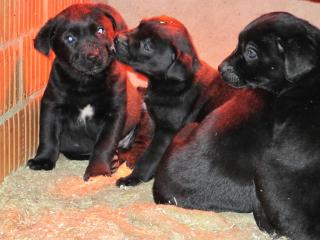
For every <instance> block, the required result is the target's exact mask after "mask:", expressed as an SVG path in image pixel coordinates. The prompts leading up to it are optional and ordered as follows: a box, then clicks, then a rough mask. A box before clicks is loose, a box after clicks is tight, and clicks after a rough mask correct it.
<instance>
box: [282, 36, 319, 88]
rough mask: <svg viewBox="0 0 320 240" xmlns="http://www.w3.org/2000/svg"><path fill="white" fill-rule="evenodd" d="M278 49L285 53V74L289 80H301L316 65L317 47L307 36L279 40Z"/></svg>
mask: <svg viewBox="0 0 320 240" xmlns="http://www.w3.org/2000/svg"><path fill="white" fill-rule="evenodd" d="M278 49H279V51H280V52H282V53H283V54H284V58H285V62H284V63H285V74H286V79H287V80H288V81H289V82H295V81H297V80H299V79H300V78H301V77H303V76H305V74H308V73H309V72H310V71H311V70H313V69H314V68H315V67H316V64H317V61H318V57H317V49H316V47H315V46H314V44H313V42H312V41H310V40H309V39H307V38H306V37H303V38H302V37H298V38H291V39H288V40H286V41H284V42H278Z"/></svg>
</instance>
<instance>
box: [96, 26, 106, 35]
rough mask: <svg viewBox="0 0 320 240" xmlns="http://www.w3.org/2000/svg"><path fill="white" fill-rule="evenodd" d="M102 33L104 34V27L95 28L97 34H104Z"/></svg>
mask: <svg viewBox="0 0 320 240" xmlns="http://www.w3.org/2000/svg"><path fill="white" fill-rule="evenodd" d="M104 32H105V30H104V27H102V26H99V27H98V28H97V34H104Z"/></svg>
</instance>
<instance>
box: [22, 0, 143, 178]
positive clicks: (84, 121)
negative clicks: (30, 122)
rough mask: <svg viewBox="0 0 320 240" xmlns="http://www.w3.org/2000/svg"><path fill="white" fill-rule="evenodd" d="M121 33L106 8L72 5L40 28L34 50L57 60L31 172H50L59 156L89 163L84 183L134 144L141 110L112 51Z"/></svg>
mask: <svg viewBox="0 0 320 240" xmlns="http://www.w3.org/2000/svg"><path fill="white" fill-rule="evenodd" d="M125 29H126V24H125V22H124V20H123V19H122V17H121V16H120V15H119V13H117V12H116V11H115V10H114V9H113V8H111V7H110V6H107V5H104V4H75V5H72V6H70V7H68V8H67V9H65V10H63V11H62V12H61V13H59V14H58V15H57V16H55V17H54V18H52V19H50V20H49V21H48V22H47V23H46V24H45V25H44V26H43V27H42V28H41V30H40V31H39V33H38V35H37V37H36V39H35V42H34V45H35V48H36V49H37V50H38V51H40V52H41V53H43V54H45V55H48V54H49V51H50V49H51V48H52V50H53V51H54V53H55V55H56V58H55V60H54V62H53V65H52V69H51V74H50V78H49V82H48V85H47V87H46V89H45V92H44V96H43V98H42V100H41V113H40V144H39V147H38V151H37V154H36V156H35V158H34V159H31V160H29V161H28V163H27V165H28V166H29V167H30V168H31V169H34V170H41V169H44V170H51V169H53V168H54V167H55V164H56V161H57V159H58V156H59V153H60V152H61V153H63V154H64V155H65V156H67V157H68V158H70V159H90V160H89V166H88V167H87V170H86V173H85V175H84V179H85V180H88V178H89V177H90V176H95V175H100V174H101V175H110V174H111V173H112V172H113V171H114V170H115V168H116V167H117V165H118V163H117V161H113V156H114V154H115V153H116V149H117V147H128V145H130V143H131V142H132V139H133V137H134V135H135V130H136V129H137V125H138V123H139V118H140V112H141V106H142V100H141V98H140V94H139V93H138V91H137V89H135V88H134V87H133V85H131V83H130V82H129V81H128V79H127V76H126V71H125V69H124V68H125V66H123V65H121V63H120V62H118V61H116V60H115V59H114V57H113V56H112V54H111V51H110V47H111V45H112V44H113V37H114V36H115V34H116V33H117V32H118V31H122V30H125ZM125 136H127V137H125ZM123 138H124V139H123ZM121 139H123V141H121Z"/></svg>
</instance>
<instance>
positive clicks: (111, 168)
mask: <svg viewBox="0 0 320 240" xmlns="http://www.w3.org/2000/svg"><path fill="white" fill-rule="evenodd" d="M119 165H120V162H119V159H118V157H114V158H113V159H112V161H111V162H110V164H108V163H106V162H103V161H92V162H91V163H89V166H88V167H87V169H86V171H85V173H84V175H83V180H84V181H88V180H89V179H90V178H91V177H96V176H109V177H110V176H111V175H112V174H113V173H115V172H116V171H117V169H118V168H119Z"/></svg>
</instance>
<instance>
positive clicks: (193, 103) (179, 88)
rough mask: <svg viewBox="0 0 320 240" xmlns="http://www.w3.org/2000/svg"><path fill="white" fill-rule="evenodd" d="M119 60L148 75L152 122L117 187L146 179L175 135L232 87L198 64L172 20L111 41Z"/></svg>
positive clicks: (163, 19)
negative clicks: (151, 130)
mask: <svg viewBox="0 0 320 240" xmlns="http://www.w3.org/2000/svg"><path fill="white" fill-rule="evenodd" d="M115 49H116V53H117V56H118V58H119V59H120V61H122V62H124V63H126V64H128V65H130V66H132V67H133V68H134V70H136V71H138V72H140V73H142V74H144V75H146V76H147V77H148V79H149V85H148V89H147V92H146V96H145V102H146V105H147V109H148V112H149V113H150V115H151V118H152V119H153V121H154V124H155V130H154V136H153V139H152V141H151V144H150V145H149V147H148V149H147V150H146V151H145V153H144V154H143V155H142V157H141V158H139V159H138V160H137V163H136V166H135V168H134V170H133V172H132V173H131V175H129V176H128V177H125V178H122V179H119V180H118V182H117V185H118V186H120V185H137V184H139V183H140V182H141V181H144V182H145V181H148V180H150V179H151V178H152V177H153V176H154V173H155V170H156V168H157V166H158V163H159V162H160V160H161V158H162V156H163V154H164V153H165V151H166V150H167V148H168V146H169V145H170V143H171V141H172V138H173V137H174V136H175V134H176V133H177V132H178V131H179V130H180V129H181V128H182V127H184V125H185V124H187V123H190V122H199V121H201V120H202V119H203V118H204V117H205V116H206V115H207V113H208V112H210V111H211V110H212V109H214V108H216V107H218V106H219V105H221V104H222V103H223V102H225V101H226V100H227V99H229V98H230V96H231V95H232V94H233V92H234V91H235V90H234V89H232V88H231V87H229V86H228V85H227V84H225V83H224V82H223V81H222V80H221V79H220V78H219V76H218V73H217V71H216V70H214V69H212V68H211V67H209V66H208V65H206V64H205V63H204V62H201V61H200V60H199V58H198V56H197V53H196V51H195V49H194V47H193V44H192V42H191V38H190V36H189V34H188V32H187V30H186V28H185V27H184V26H183V25H182V24H181V23H180V22H178V21H177V20H176V19H173V18H170V17H165V16H162V17H154V18H151V19H148V20H143V21H142V22H141V23H140V25H139V26H138V27H137V28H135V29H133V30H131V31H127V32H124V33H122V34H120V35H118V37H117V38H116V39H115Z"/></svg>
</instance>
